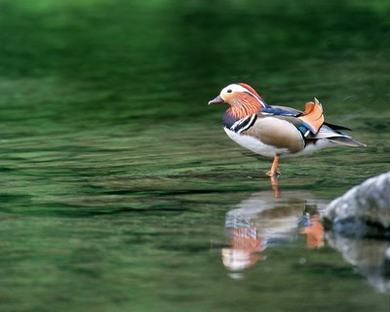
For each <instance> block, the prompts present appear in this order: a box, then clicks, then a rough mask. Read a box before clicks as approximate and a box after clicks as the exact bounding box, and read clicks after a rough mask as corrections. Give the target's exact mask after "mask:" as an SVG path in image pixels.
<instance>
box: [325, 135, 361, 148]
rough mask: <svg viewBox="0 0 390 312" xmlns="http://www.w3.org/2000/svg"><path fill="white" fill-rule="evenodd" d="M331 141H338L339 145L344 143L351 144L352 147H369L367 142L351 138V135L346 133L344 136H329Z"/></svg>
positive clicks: (345, 144)
mask: <svg viewBox="0 0 390 312" xmlns="http://www.w3.org/2000/svg"><path fill="white" fill-rule="evenodd" d="M327 139H328V140H329V141H330V142H332V143H336V144H339V145H344V146H350V147H367V145H366V144H363V143H361V142H359V141H357V140H355V139H353V138H351V137H350V136H348V135H344V136H337V137H333V138H332V137H330V138H327Z"/></svg>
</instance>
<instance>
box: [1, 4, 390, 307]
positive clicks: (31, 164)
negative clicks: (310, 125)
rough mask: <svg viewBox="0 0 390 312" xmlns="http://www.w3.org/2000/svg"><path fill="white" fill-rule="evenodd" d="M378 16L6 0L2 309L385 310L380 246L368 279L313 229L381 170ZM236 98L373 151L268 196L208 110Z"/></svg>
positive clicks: (295, 163)
mask: <svg viewBox="0 0 390 312" xmlns="http://www.w3.org/2000/svg"><path fill="white" fill-rule="evenodd" d="M389 10H390V7H389V5H388V4H387V2H386V1H371V2H370V3H367V4H362V3H361V2H360V1H353V0H350V1H345V0H344V1H328V2H326V3H323V4H319V3H309V2H307V1H295V2H294V3H286V2H285V1H265V2H262V3H258V2H257V1H250V0H248V1H214V2H211V3H206V2H204V3H200V2H198V1H173V0H172V1H162V0H160V1H157V0H155V1H148V2H147V3H144V1H119V0H118V1H108V0H106V1H105V0H88V1H87V0H85V1H73V0H71V1H49V0H46V1H45V0H40V1H35V2H34V3H33V2H31V1H27V0H24V1H23V0H17V1H8V0H5V1H2V2H1V3H0V29H1V31H0V42H1V46H0V121H1V122H0V133H1V142H0V143H1V145H0V147H1V158H0V171H1V179H0V185H1V191H0V203H1V206H0V217H1V224H2V226H1V230H0V231H1V232H0V246H1V250H2V256H1V260H0V261H1V265H0V277H1V281H2V283H1V285H2V286H1V288H0V306H1V309H2V310H4V311H53V310H55V311H232V310H239V311H246V310H264V311H302V310H303V309H305V308H306V309H310V310H317V311H329V310H332V311H368V310H370V311H378V312H379V311H388V310H389V304H390V303H389V294H388V292H387V293H386V291H385V290H386V282H387V283H388V271H386V268H388V262H386V260H383V259H385V258H384V256H385V255H386V248H388V242H381V241H374V242H368V245H369V246H379V247H378V248H376V249H375V250H376V252H377V254H378V256H377V257H374V258H375V259H374V260H373V259H371V258H370V260H369V261H371V262H366V263H369V264H372V266H371V267H369V268H367V266H365V265H364V264H361V263H360V262H359V261H357V260H356V259H355V258H354V257H351V255H350V254H346V253H343V251H342V250H340V248H338V247H339V246H340V244H341V243H340V242H341V241H340V239H342V238H335V237H332V236H331V234H329V233H328V234H326V233H322V232H321V224H320V223H318V214H319V212H320V211H321V209H322V208H323V206H324V205H325V204H326V203H327V202H329V201H330V200H331V199H333V198H335V197H336V196H339V195H341V194H342V193H343V192H345V191H346V190H348V189H349V188H350V187H352V186H353V185H355V184H358V183H360V182H362V181H363V180H365V179H366V178H368V177H370V176H373V175H376V174H379V173H381V172H384V171H386V170H389V167H390V166H389V160H390V157H389V155H390V154H389V147H388V146H389V136H388V132H389V129H390V124H389V118H390V110H389V109H388V103H389V100H390V94H389V91H388V86H389V83H390V78H389V77H390V76H389V71H390V67H389V64H390V62H389V55H390V53H389V52H390V41H389V38H388V36H389V32H390V25H389V20H390V19H389V18H388V17H389ZM232 81H246V82H249V83H251V84H252V85H254V86H255V87H256V88H258V89H259V91H260V93H261V94H262V95H263V97H264V98H265V99H266V101H268V102H269V103H272V104H283V105H290V106H293V107H296V108H302V106H303V103H304V102H305V101H307V100H308V99H311V98H312V97H313V96H317V97H318V98H319V99H320V100H321V102H322V103H323V104H324V107H325V110H326V116H327V120H328V121H330V122H332V123H339V124H343V125H345V126H348V127H351V128H353V129H354V132H353V135H354V137H356V138H357V139H359V140H361V141H362V142H364V143H366V144H367V145H368V147H367V148H366V149H338V150H337V149H334V150H327V151H323V152H321V153H319V154H316V155H315V156H313V157H308V158H300V159H288V160H285V161H284V160H282V168H281V170H282V176H281V178H280V181H279V184H280V186H279V187H280V193H279V195H278V196H279V198H275V193H274V191H273V189H272V187H271V185H270V181H269V179H268V178H267V177H266V176H265V175H264V172H265V171H267V170H268V167H269V166H270V160H265V159H257V158H255V157H252V156H251V155H250V154H248V153H246V152H244V151H243V150H242V149H241V148H240V147H239V146H236V145H235V144H234V143H233V142H231V141H230V140H229V139H228V138H227V137H226V135H225V134H224V132H223V130H222V128H221V114H222V108H212V107H207V105H206V103H207V101H208V100H209V99H211V98H213V97H214V96H215V95H217V93H218V92H219V90H220V89H221V88H222V87H223V86H225V85H226V84H227V83H230V82H232ZM248 205H249V211H247V210H245V209H248ZM245 207H246V208H245ZM240 209H244V213H243V215H244V218H242V215H241V212H242V210H240ZM237 214H238V217H239V218H238V221H239V222H236V221H237V220H236V221H234V220H235V219H234V218H233V221H232V218H231V216H235V215H236V216H237ZM240 220H241V221H240ZM240 222H241V223H240ZM242 222H243V223H242ZM237 224H238V225H237ZM243 224H244V226H242V225H243ZM237 228H238V229H237ZM349 244H351V245H357V246H358V247H356V250H358V251H359V250H363V249H362V248H365V247H364V246H367V244H366V243H364V242H361V243H356V244H355V243H354V242H349ZM361 246H363V247H361ZM373 248H374V247H373ZM234 249H236V250H237V249H238V256H239V257H238V258H239V261H238V265H237V262H234V261H235V260H236V258H234V257H233V258H232V257H230V258H229V256H230V255H232V254H233V256H234V255H235V253H234V252H235V251H234ZM232 250H233V252H232ZM242 250H244V259H243V258H242V255H243V253H242ZM364 250H365V249H364ZM368 253H369V254H373V253H374V252H373V251H372V252H368ZM236 255H237V252H236ZM381 255H382V257H381ZM240 257H241V258H240ZM361 258H364V257H360V259H361ZM248 259H249V260H248ZM351 259H352V261H350V260H351ZM353 259H355V260H353ZM381 259H382V260H381ZM373 272H374V273H373ZM386 279H387V280H386Z"/></svg>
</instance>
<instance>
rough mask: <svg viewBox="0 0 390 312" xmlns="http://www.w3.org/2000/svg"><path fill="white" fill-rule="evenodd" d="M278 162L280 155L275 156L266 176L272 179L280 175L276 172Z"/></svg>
mask: <svg viewBox="0 0 390 312" xmlns="http://www.w3.org/2000/svg"><path fill="white" fill-rule="evenodd" d="M279 161H280V155H279V154H276V155H275V157H274V161H273V162H272V166H271V170H270V171H268V172H267V175H268V176H270V177H274V176H277V175H279V174H280V172H279V171H278V169H279Z"/></svg>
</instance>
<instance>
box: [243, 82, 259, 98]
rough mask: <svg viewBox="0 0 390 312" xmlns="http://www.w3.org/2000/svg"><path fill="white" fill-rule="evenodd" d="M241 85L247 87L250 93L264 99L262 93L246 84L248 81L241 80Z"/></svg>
mask: <svg viewBox="0 0 390 312" xmlns="http://www.w3.org/2000/svg"><path fill="white" fill-rule="evenodd" d="M239 85H240V86H241V87H243V88H245V89H247V90H248V91H249V92H250V93H253V94H254V95H256V96H257V97H258V98H259V99H262V98H261V96H260V94H258V93H257V92H256V90H255V89H253V88H252V87H251V86H250V85H248V84H246V83H243V82H240V83H239Z"/></svg>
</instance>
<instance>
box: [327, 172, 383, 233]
mask: <svg viewBox="0 0 390 312" xmlns="http://www.w3.org/2000/svg"><path fill="white" fill-rule="evenodd" d="M323 219H324V223H325V225H326V227H327V228H331V229H332V230H333V231H336V232H339V233H342V234H345V235H358V236H376V237H378V236H379V237H382V236H384V237H385V236H388V235H390V172H387V173H384V174H381V175H379V176H376V177H373V178H370V179H368V180H366V181H365V182H363V183H362V184H360V185H358V186H355V187H353V188H352V189H350V190H349V191H348V192H347V193H345V194H344V195H343V196H341V197H339V198H337V199H335V200H334V201H332V202H331V203H330V204H329V206H328V207H327V208H326V209H325V212H324V214H323Z"/></svg>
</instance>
